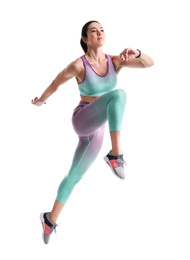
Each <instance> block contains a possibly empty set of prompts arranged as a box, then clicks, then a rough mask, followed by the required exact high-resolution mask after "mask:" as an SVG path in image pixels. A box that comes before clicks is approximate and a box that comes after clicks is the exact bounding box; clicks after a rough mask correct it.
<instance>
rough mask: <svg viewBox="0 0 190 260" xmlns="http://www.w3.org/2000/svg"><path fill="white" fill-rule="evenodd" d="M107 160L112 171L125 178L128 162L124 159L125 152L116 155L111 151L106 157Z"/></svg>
mask: <svg viewBox="0 0 190 260" xmlns="http://www.w3.org/2000/svg"><path fill="white" fill-rule="evenodd" d="M104 160H105V162H106V163H107V164H108V165H109V166H110V168H111V170H112V172H113V173H114V174H115V175H116V176H117V177H119V178H120V179H122V180H124V179H125V172H124V165H126V162H125V161H124V159H123V154H119V155H117V156H114V155H112V154H111V152H109V153H108V154H107V155H106V156H105V157H104Z"/></svg>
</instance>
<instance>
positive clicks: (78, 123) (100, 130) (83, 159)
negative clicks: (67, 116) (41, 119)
mask: <svg viewBox="0 0 190 260" xmlns="http://www.w3.org/2000/svg"><path fill="white" fill-rule="evenodd" d="M125 104H126V94H125V92H124V90H122V89H115V90H112V91H110V92H108V93H106V94H104V95H102V96H100V97H99V98H97V99H96V100H94V101H93V102H92V103H86V102H83V101H81V102H80V103H79V105H78V106H77V107H76V108H75V110H74V113H73V117H72V123H73V127H74V130H75V132H76V133H77V134H78V136H79V143H78V146H77V148H76V151H75V154H74V158H73V162H72V165H71V168H70V170H69V173H68V175H67V176H65V178H64V179H63V181H62V182H61V184H60V186H59V188H58V193H57V200H58V201H59V202H61V203H63V204H65V203H66V201H67V200H68V198H69V196H70V194H71V192H72V190H73V188H74V187H75V185H76V184H77V183H78V182H79V181H80V180H81V178H82V177H83V175H84V174H85V172H86V171H87V170H88V169H89V167H90V166H91V164H92V163H93V162H94V161H95V159H96V157H97V155H98V153H99V151H100V149H101V146H102V142H103V137H104V129H105V123H106V121H107V120H108V123H109V130H110V131H120V130H121V125H122V119H123V114H124V110H125Z"/></svg>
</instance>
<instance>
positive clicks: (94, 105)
mask: <svg viewBox="0 0 190 260" xmlns="http://www.w3.org/2000/svg"><path fill="white" fill-rule="evenodd" d="M116 92H117V90H113V91H110V92H108V93H106V94H104V95H102V96H100V97H99V98H97V99H96V100H94V101H93V102H91V103H89V104H88V105H86V106H84V107H82V108H81V109H80V110H79V111H78V112H77V113H74V114H73V118H72V122H73V127H74V129H75V131H76V133H77V134H78V135H79V136H87V135H91V134H92V133H94V132H96V131H97V130H98V129H99V128H100V127H101V126H103V125H104V124H105V123H106V121H107V119H108V116H107V106H108V104H109V102H110V100H111V99H112V98H113V96H114V95H115V93H116Z"/></svg>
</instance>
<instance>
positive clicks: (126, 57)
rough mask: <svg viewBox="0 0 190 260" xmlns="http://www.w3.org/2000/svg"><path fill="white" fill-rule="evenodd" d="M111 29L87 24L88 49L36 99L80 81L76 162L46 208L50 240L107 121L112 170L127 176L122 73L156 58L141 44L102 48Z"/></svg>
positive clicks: (98, 145)
mask: <svg viewBox="0 0 190 260" xmlns="http://www.w3.org/2000/svg"><path fill="white" fill-rule="evenodd" d="M104 43H105V32H104V30H103V27H102V26H101V24H100V23H98V22H97V21H90V22H88V23H86V24H85V25H84V27H83V29H82V37H81V46H82V48H83V50H84V52H85V55H84V56H82V57H80V58H78V59H77V60H75V61H74V62H72V63H71V64H69V65H68V66H67V67H66V68H65V69H64V70H63V71H61V72H60V73H59V74H58V76H57V77H56V78H55V79H54V80H53V82H52V83H51V84H50V85H49V87H48V88H47V89H46V90H45V91H44V93H43V94H42V96H41V97H40V98H37V97H36V98H35V99H34V100H32V104H34V105H36V106H41V105H43V104H45V101H46V100H47V98H48V97H50V96H51V95H52V94H53V93H54V92H55V91H56V90H57V89H58V87H59V86H60V85H61V84H63V83H65V82H66V81H68V80H69V79H71V78H73V77H75V78H76V81H77V83H78V87H79V91H80V97H81V101H80V102H79V105H78V106H77V107H76V108H75V110H74V113H73V116H72V123H73V127H74V130H75V132H76V133H77V135H78V136H79V143H78V146H77V148H76V151H75V154H74V158H73V162H72V165H71V168H70V170H69V173H68V175H67V176H66V177H65V178H64V179H63V181H62V182H61V184H60V186H59V188H58V192H57V198H56V200H55V203H54V206H53V209H52V211H51V212H47V213H41V216H40V217H41V222H42V226H43V240H44V243H46V244H47V243H48V242H49V238H50V235H51V233H52V232H53V230H55V229H56V221H57V219H58V216H59V214H60V212H61V210H62V209H63V207H64V205H65V203H66V201H67V200H68V198H69V196H70V194H71V192H72V190H73V188H74V187H75V185H76V184H77V183H78V182H79V181H80V180H81V178H82V177H83V175H84V173H85V172H86V171H87V170H88V168H89V167H90V166H91V164H92V163H93V162H94V161H95V159H96V157H97V155H98V153H99V151H100V148H101V145H102V141H103V137H104V128H105V123H106V122H107V121H108V124H109V130H110V137H111V144H112V148H111V151H110V152H109V153H108V154H107V155H106V156H105V157H104V160H105V161H106V163H107V164H108V165H109V166H110V168H111V170H112V172H113V173H114V174H115V175H116V176H117V177H119V178H120V179H124V178H125V174H124V164H125V162H124V159H123V155H122V150H121V144H120V131H121V124H122V118H123V114H124V110H125V103H126V94H125V92H124V90H122V89H115V90H114V88H115V87H116V84H117V74H118V73H119V71H120V70H121V69H122V68H124V67H130V68H147V67H151V66H153V65H154V61H153V60H152V59H151V58H150V57H149V56H148V55H146V54H144V53H141V51H140V50H136V49H131V48H127V49H125V50H124V51H122V52H121V54H120V55H119V56H110V55H107V54H105V53H103V52H102V46H103V45H104Z"/></svg>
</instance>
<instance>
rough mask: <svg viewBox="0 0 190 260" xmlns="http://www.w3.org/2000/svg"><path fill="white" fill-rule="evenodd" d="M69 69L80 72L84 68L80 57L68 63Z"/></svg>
mask: <svg viewBox="0 0 190 260" xmlns="http://www.w3.org/2000/svg"><path fill="white" fill-rule="evenodd" d="M70 67H71V68H72V69H73V70H75V71H78V72H80V71H81V70H82V69H83V68H84V66H83V61H82V59H81V57H79V58H77V59H76V60H74V61H72V62H71V63H70Z"/></svg>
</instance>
